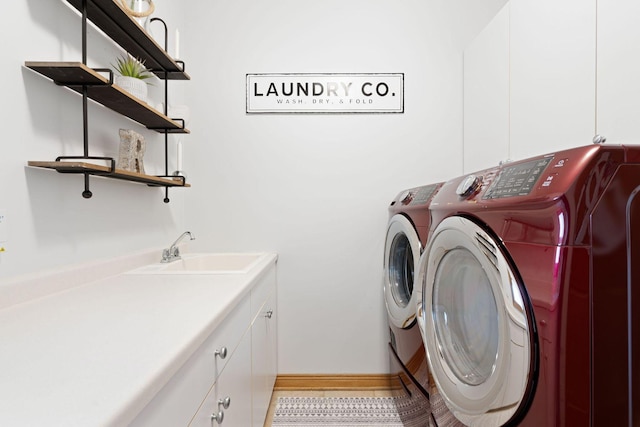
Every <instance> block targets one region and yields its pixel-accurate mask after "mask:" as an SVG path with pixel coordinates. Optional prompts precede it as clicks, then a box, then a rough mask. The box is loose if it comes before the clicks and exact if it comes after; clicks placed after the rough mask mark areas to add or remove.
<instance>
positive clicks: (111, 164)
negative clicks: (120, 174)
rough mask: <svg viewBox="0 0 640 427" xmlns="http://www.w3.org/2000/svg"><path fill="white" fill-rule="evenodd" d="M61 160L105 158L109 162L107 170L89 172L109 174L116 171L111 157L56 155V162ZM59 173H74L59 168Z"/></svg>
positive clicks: (114, 162)
mask: <svg viewBox="0 0 640 427" xmlns="http://www.w3.org/2000/svg"><path fill="white" fill-rule="evenodd" d="M63 160H106V161H108V162H109V163H110V165H109V170H108V171H95V172H91V174H92V175H109V174H112V173H114V172H115V171H116V161H115V159H114V158H113V157H99V156H98V157H96V156H58V157H56V162H61V161H63ZM58 172H60V173H74V172H69V171H63V170H59V171H58Z"/></svg>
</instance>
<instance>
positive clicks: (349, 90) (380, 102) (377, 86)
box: [247, 73, 404, 114]
mask: <svg viewBox="0 0 640 427" xmlns="http://www.w3.org/2000/svg"><path fill="white" fill-rule="evenodd" d="M247 113H252V114H253V113H404V73H371V74H247Z"/></svg>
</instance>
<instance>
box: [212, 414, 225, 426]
mask: <svg viewBox="0 0 640 427" xmlns="http://www.w3.org/2000/svg"><path fill="white" fill-rule="evenodd" d="M214 421H215V422H217V423H218V424H222V422H223V421H224V412H222V411H218V412H217V413H213V414H211V425H213V422H214Z"/></svg>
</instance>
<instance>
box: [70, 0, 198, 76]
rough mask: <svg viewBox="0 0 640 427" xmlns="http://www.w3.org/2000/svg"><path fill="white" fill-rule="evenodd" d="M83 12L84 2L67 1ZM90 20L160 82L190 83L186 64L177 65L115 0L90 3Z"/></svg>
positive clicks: (88, 13) (88, 6)
mask: <svg viewBox="0 0 640 427" xmlns="http://www.w3.org/2000/svg"><path fill="white" fill-rule="evenodd" d="M67 1H68V2H69V3H70V4H71V5H72V6H73V7H75V8H76V9H77V10H78V11H79V12H80V13H82V1H83V0H67ZM87 18H88V19H89V20H90V21H91V22H93V23H94V24H95V25H96V27H98V28H100V29H101V30H102V31H103V32H104V33H105V34H106V35H107V36H109V37H110V38H111V39H112V40H113V41H115V42H116V43H117V44H119V45H120V46H122V47H123V48H124V49H125V50H126V51H127V52H129V53H131V55H133V56H135V57H137V58H138V59H141V60H144V62H145V66H146V67H147V68H149V69H150V70H151V71H152V72H153V73H154V74H155V75H157V76H158V77H159V78H161V79H167V80H190V79H191V78H190V77H189V75H188V74H186V73H185V72H184V64H183V65H182V66H181V65H178V63H177V62H176V61H174V60H173V59H172V58H171V57H170V56H169V55H168V54H167V52H166V51H165V50H164V49H163V48H162V47H160V46H159V45H158V44H157V43H156V42H155V40H153V38H151V37H149V34H148V33H147V32H146V31H145V30H144V28H142V27H141V26H140V25H139V24H138V23H137V22H136V21H134V20H133V19H131V18H130V17H129V15H127V13H126V12H125V10H124V9H123V8H122V6H121V5H120V2H119V1H114V0H87Z"/></svg>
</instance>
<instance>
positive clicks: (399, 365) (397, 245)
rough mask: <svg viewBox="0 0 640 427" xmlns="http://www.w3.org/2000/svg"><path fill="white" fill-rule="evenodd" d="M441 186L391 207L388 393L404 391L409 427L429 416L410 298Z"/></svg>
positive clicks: (410, 193) (408, 193) (407, 194)
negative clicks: (432, 209) (432, 206)
mask: <svg viewBox="0 0 640 427" xmlns="http://www.w3.org/2000/svg"><path fill="white" fill-rule="evenodd" d="M441 186H442V183H437V184H430V185H425V186H421V187H416V188H412V189H409V190H405V191H402V192H401V193H400V194H398V195H397V196H396V198H395V199H394V200H393V201H392V202H391V206H390V207H389V222H388V226H387V234H386V239H385V251H384V262H383V266H384V274H383V290H384V297H385V298H384V299H385V305H386V309H387V319H388V323H389V355H390V365H391V372H392V373H393V374H394V375H393V377H392V382H393V384H392V389H397V390H400V391H402V392H403V393H404V395H405V397H406V398H407V399H408V400H406V401H405V400H397V401H398V402H405V403H403V405H404V407H403V408H399V412H400V414H401V415H402V414H405V413H409V414H410V415H409V418H410V419H407V420H405V421H406V424H407V425H427V424H426V423H427V422H428V421H429V415H430V410H429V400H428V393H427V391H426V389H427V387H428V382H429V373H428V369H427V362H426V353H425V350H424V345H423V342H422V336H421V334H420V330H419V328H418V326H417V322H416V308H417V302H418V298H417V296H416V295H417V294H418V293H417V292H414V269H415V268H416V267H417V265H418V262H419V260H420V255H421V254H422V249H423V247H424V244H425V243H426V241H427V234H428V232H429V227H430V224H431V218H430V213H429V203H430V201H431V199H432V198H433V196H434V195H435V194H436V193H437V191H438V189H439V188H440V187H441ZM400 409H402V410H400ZM418 418H419V419H420V420H418ZM418 421H419V423H418V424H416V422H418Z"/></svg>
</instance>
